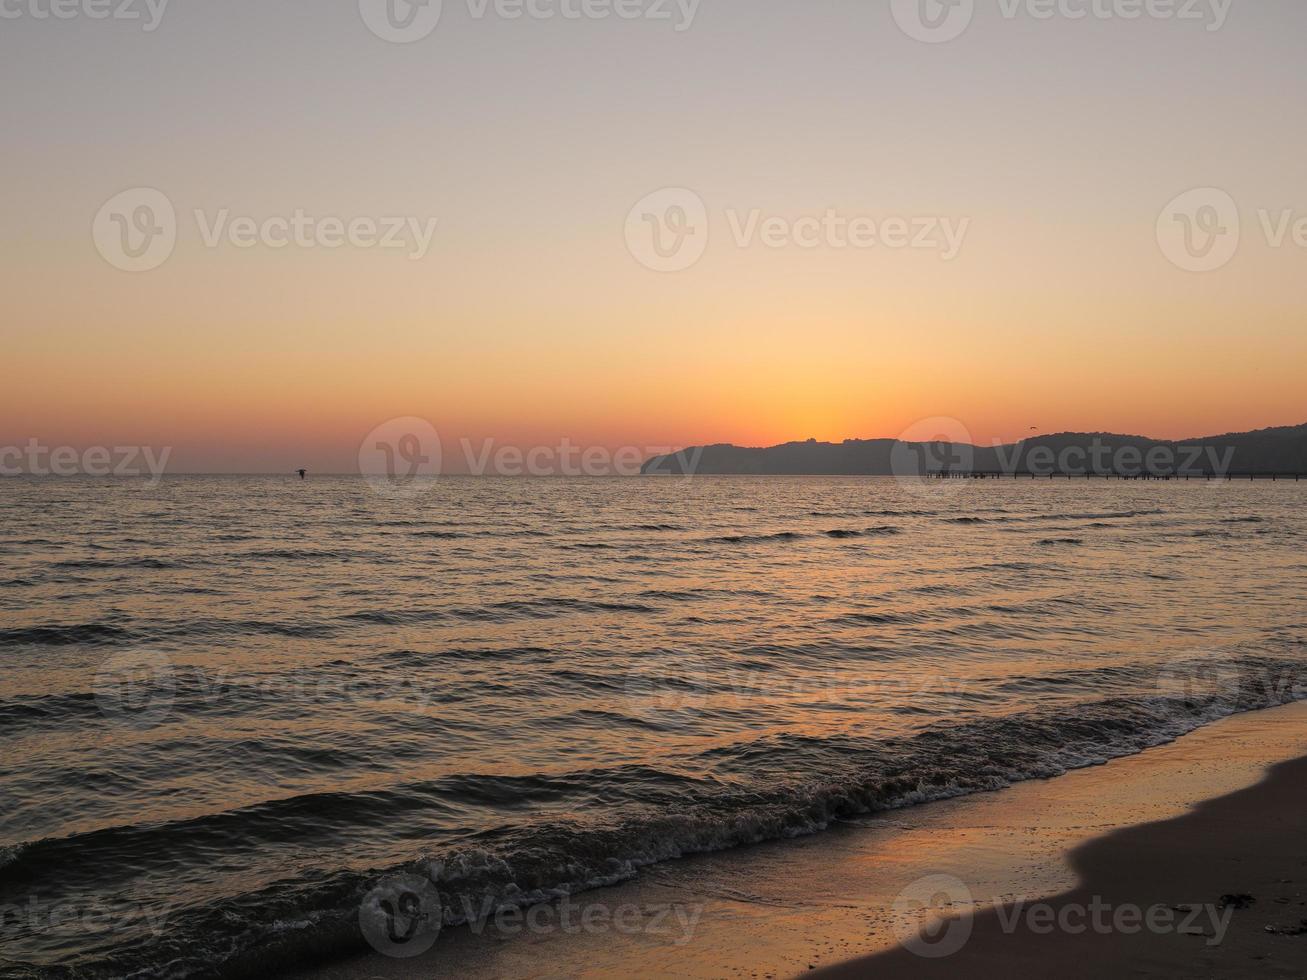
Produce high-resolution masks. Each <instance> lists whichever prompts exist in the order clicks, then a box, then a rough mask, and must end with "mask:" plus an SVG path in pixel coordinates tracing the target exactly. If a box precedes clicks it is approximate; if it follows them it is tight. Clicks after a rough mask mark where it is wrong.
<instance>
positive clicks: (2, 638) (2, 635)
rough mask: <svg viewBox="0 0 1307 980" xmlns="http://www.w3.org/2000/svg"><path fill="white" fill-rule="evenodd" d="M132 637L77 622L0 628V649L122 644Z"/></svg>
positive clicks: (117, 629) (118, 629)
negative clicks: (65, 624)
mask: <svg viewBox="0 0 1307 980" xmlns="http://www.w3.org/2000/svg"><path fill="white" fill-rule="evenodd" d="M131 638H132V634H131V633H130V632H129V631H128V630H125V629H123V628H122V627H120V626H114V625H112V624H111V623H81V624H77V625H68V626H64V625H48V626H21V627H16V628H12V629H0V647H19V646H29V645H30V646H50V647H57V646H76V645H80V644H87V645H97V646H98V645H103V644H114V643H125V642H128V641H129V640H130V639H131Z"/></svg>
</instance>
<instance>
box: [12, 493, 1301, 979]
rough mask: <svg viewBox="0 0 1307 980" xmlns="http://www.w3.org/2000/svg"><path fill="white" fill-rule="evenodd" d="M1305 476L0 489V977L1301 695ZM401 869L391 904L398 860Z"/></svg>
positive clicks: (705, 830) (546, 875)
mask: <svg viewBox="0 0 1307 980" xmlns="http://www.w3.org/2000/svg"><path fill="white" fill-rule="evenodd" d="M1304 504H1307V485H1304V484H1301V483H1294V482H1283V481H1281V482H1270V481H1256V482H1249V481H1242V482H1240V481H1224V480H1212V481H1208V480H1192V481H1164V482H1161V481H1149V482H1144V481H1105V480H1065V479H1061V480H1047V479H1038V480H1025V479H1022V480H1012V479H1006V480H975V481H972V480H945V481H927V482H916V481H906V480H896V479H892V478H884V479H882V478H809V477H783V478H770V477H712V476H695V477H691V478H681V477H661V478H660V477H639V478H612V479H604V478H585V479H570V478H557V479H548V478H541V479H535V478H522V479H503V478H457V477H452V478H440V479H432V480H426V481H415V482H410V483H408V484H404V485H402V486H400V485H387V484H385V483H384V481H382V482H379V481H377V480H375V479H367V478H364V477H360V476H342V477H328V476H314V475H310V476H309V478H308V479H307V480H300V479H297V478H296V477H295V476H294V475H291V476H287V477H283V476H252V477H243V476H212V477H209V476H193V477H187V476H173V477H167V478H164V479H162V480H161V481H160V482H158V483H153V482H150V481H144V480H141V481H136V480H115V479H93V478H77V479H57V478H56V479H36V478H16V479H6V480H3V481H0V515H2V516H3V519H2V520H0V745H2V746H3V752H2V755H3V761H2V764H0V916H2V918H0V926H2V928H3V934H2V939H3V942H2V943H0V975H3V976H5V977H78V978H83V977H85V978H96V977H173V976H176V977H182V976H197V977H240V976H261V975H270V973H272V972H275V969H276V968H279V966H281V965H289V964H302V963H304V962H306V961H307V960H308V958H310V957H313V956H345V955H349V954H351V953H353V952H355V951H357V950H366V949H367V948H368V945H367V942H366V939H367V937H366V934H365V932H364V931H362V926H361V922H362V921H363V917H362V915H361V910H362V909H364V908H365V907H366V906H367V904H368V902H369V901H370V899H369V897H368V896H369V895H372V894H374V891H375V889H376V888H377V887H378V882H380V881H384V880H385V879H387V877H388V876H390V877H393V876H396V875H401V876H416V877H417V878H418V879H419V880H422V881H423V882H425V883H429V886H430V887H429V891H428V894H430V895H434V896H436V898H435V901H436V902H437V905H436V914H437V915H438V916H439V917H440V920H441V924H442V925H443V927H444V928H446V929H454V928H457V927H458V925H459V923H460V922H462V921H464V919H465V918H466V916H467V911H468V910H469V909H471V908H482V907H485V904H486V903H491V904H493V905H494V906H495V907H504V906H525V905H531V904H533V903H539V902H546V901H553V900H557V899H558V898H560V897H561V896H565V895H569V894H574V893H577V892H580V891H583V890H586V889H591V888H595V887H599V886H603V885H606V884H611V883H615V882H620V881H624V880H627V879H630V878H633V877H636V876H639V875H641V874H642V873H643V869H647V868H649V867H650V866H651V865H654V864H656V863H658V862H664V861H672V860H675V859H676V858H678V857H680V856H682V855H688V854H694V853H702V852H707V851H713V850H719V849H725V848H733V847H740V846H744V845H748V844H751V843H754V842H758V841H764V840H773V839H783V838H792V837H796V836H798V835H809V834H816V833H820V832H821V831H822V830H823V829H825V828H827V827H829V826H831V825H832V824H835V823H838V822H840V821H841V820H845V819H849V818H855V817H858V816H860V815H863V814H867V813H872V812H876V811H881V810H888V809H892V808H899V807H907V806H916V805H929V804H930V802H931V801H933V800H938V799H942V798H946V797H956V796H961V795H965V794H969V793H977V792H989V791H995V790H1001V789H1002V788H1003V787H1005V786H1008V785H1010V784H1012V783H1014V782H1017V781H1020V780H1026V779H1031V778H1045V777H1050V776H1056V775H1057V774H1059V773H1063V772H1065V771H1067V770H1070V769H1074V768H1077V767H1082V766H1089V765H1094V764H1098V763H1102V762H1104V761H1105V760H1108V759H1111V758H1113V757H1117V756H1122V755H1126V754H1130V753H1136V752H1140V751H1142V750H1144V749H1146V748H1147V747H1149V746H1152V745H1157V744H1159V743H1162V742H1165V741H1168V740H1170V739H1173V738H1175V737H1177V736H1178V735H1180V734H1182V733H1184V732H1187V731H1190V730H1193V729H1195V728H1197V727H1199V726H1202V725H1204V724H1206V723H1209V722H1211V721H1213V720H1215V719H1218V718H1220V717H1223V716H1226V715H1229V714H1232V713H1235V712H1241V711H1249V710H1255V709H1259V708H1265V707H1268V706H1271V705H1275V704H1280V703H1284V702H1287V701H1291V700H1294V699H1297V698H1301V697H1303V696H1304V694H1305V693H1307V611H1305V610H1304V595H1307V507H1305V506H1304ZM408 880H412V878H411V877H410V878H409V879H408Z"/></svg>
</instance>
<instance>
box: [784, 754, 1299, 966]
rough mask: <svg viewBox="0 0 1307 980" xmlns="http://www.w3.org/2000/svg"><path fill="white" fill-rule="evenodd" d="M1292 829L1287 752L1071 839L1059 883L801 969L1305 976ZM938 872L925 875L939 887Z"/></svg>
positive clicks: (943, 885) (1293, 765) (1293, 791)
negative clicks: (1200, 796)
mask: <svg viewBox="0 0 1307 980" xmlns="http://www.w3.org/2000/svg"><path fill="white" fill-rule="evenodd" d="M1305 830H1307V758H1300V759H1295V760H1293V761H1291V762H1285V763H1281V764H1279V765H1277V766H1275V767H1274V768H1273V769H1272V770H1271V772H1270V774H1269V775H1268V776H1267V778H1266V779H1265V780H1263V781H1262V782H1260V783H1258V784H1257V785H1255V786H1252V787H1250V788H1248V789H1244V790H1240V791H1238V792H1236V793H1233V794H1230V795H1228V796H1223V797H1220V798H1218V799H1216V800H1212V801H1209V802H1206V803H1203V804H1201V805H1200V806H1198V807H1197V808H1196V809H1195V810H1194V811H1193V812H1192V813H1189V814H1186V815H1185V816H1182V817H1178V818H1175V819H1173V820H1166V821H1161V822H1157V823H1150V824H1144V825H1142V826H1138V827H1131V828H1128V829H1125V830H1120V831H1116V832H1115V833H1112V834H1109V835H1107V836H1106V837H1101V838H1098V839H1096V840H1093V841H1091V842H1090V843H1088V844H1085V845H1083V846H1081V847H1079V848H1077V849H1076V850H1075V851H1074V852H1073V853H1072V854H1071V856H1070V863H1071V866H1072V868H1073V869H1074V870H1075V871H1076V873H1077V874H1078V875H1079V876H1080V880H1081V884H1080V886H1079V887H1077V888H1075V889H1073V890H1071V891H1068V892H1064V893H1063V894H1061V895H1058V896H1056V897H1053V898H1051V899H1048V900H1046V901H1038V900H1037V899H1034V898H1030V899H1021V900H1017V901H1010V902H1006V903H1004V904H1003V905H1002V906H1001V907H999V908H997V909H993V908H991V909H989V910H987V911H985V912H983V913H980V914H972V913H970V912H967V913H964V914H961V915H954V914H952V913H946V914H945V915H944V916H943V917H942V918H939V917H935V916H933V915H932V916H928V918H929V919H930V920H931V921H929V923H928V924H927V925H926V926H925V928H923V929H922V930H921V931H920V932H919V933H918V935H917V936H915V937H910V938H909V940H908V942H907V943H905V945H904V946H902V947H900V948H899V949H896V950H893V951H892V952H888V953H883V954H880V955H875V956H870V957H865V958H863V959H860V960H857V961H854V962H851V963H847V964H843V965H840V966H837V967H833V968H830V969H825V970H819V971H817V972H816V973H812V974H809V975H810V976H813V977H814V978H821V980H846V978H848V980H852V978H862V977H873V976H874V977H878V978H880V977H886V978H894V977H958V976H964V977H965V976H1057V977H1059V978H1074V977H1105V976H1139V977H1208V976H1211V977H1303V976H1307V833H1304V831H1305ZM949 884H950V883H948V882H946V881H941V882H937V883H935V887H936V888H937V889H938V891H937V894H938V895H939V896H940V897H945V896H947V895H948V887H949ZM923 895H924V892H923ZM955 947H956V948H955Z"/></svg>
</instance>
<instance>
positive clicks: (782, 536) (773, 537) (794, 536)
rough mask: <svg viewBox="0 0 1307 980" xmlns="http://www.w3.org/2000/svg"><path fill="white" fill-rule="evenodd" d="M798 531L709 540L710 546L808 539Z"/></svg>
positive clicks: (721, 537) (735, 535)
mask: <svg viewBox="0 0 1307 980" xmlns="http://www.w3.org/2000/svg"><path fill="white" fill-rule="evenodd" d="M806 537H807V535H806V534H802V533H800V532H798V531H776V532H773V533H770V534H725V535H721V536H719V537H715V538H708V543H710V544H766V543H770V542H774V541H798V540H799V539H800V538H806Z"/></svg>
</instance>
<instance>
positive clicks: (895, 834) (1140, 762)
mask: <svg viewBox="0 0 1307 980" xmlns="http://www.w3.org/2000/svg"><path fill="white" fill-rule="evenodd" d="M1304 753H1307V702H1297V703H1293V704H1289V705H1284V706H1280V707H1275V708H1269V709H1264V710H1261V711H1255V712H1250V713H1245V714H1240V715H1234V716H1231V717H1228V718H1224V719H1221V720H1219V721H1216V722H1213V723H1211V724H1209V725H1206V726H1204V727H1202V728H1200V729H1197V730H1196V731H1194V732H1191V733H1189V734H1186V735H1183V736H1181V737H1180V738H1178V739H1176V740H1175V741H1173V742H1170V743H1166V744H1164V745H1160V746H1156V747H1153V748H1149V749H1146V750H1145V751H1143V752H1142V753H1139V754H1136V755H1131V756H1124V757H1121V758H1118V759H1114V760H1112V761H1110V762H1107V763H1104V764H1102V765H1098V766H1092V767H1089V768H1086V769H1079V770H1074V771H1072V772H1069V773H1066V774H1064V775H1061V776H1057V777H1054V778H1051V779H1047V780H1031V781H1027V782H1023V783H1018V784H1015V785H1013V786H1010V787H1007V788H1005V789H1002V790H999V791H996V792H993V793H984V794H978V795H973V796H966V797H960V798H957V799H953V800H944V801H938V802H934V803H929V804H924V805H921V806H915V807H910V808H907V809H903V810H895V811H888V812H884V813H878V814H874V815H871V816H868V817H865V818H860V819H858V820H855V821H848V822H846V823H844V824H841V825H838V826H835V827H832V828H831V829H828V830H826V831H824V832H822V833H820V834H815V835H810V836H806V837H799V838H794V839H789V840H782V841H774V842H768V843H763V844H757V845H753V846H749V847H744V848H737V849H734V850H730V851H723V852H716V853H711V854H704V855H696V856H690V857H685V858H682V859H679V860H677V861H673V862H668V863H665V864H661V865H656V866H652V867H650V868H646V869H645V870H644V871H643V872H642V873H641V875H640V877H639V878H637V879H635V880H633V881H630V882H626V883H623V884H618V885H614V886H610V887H606V888H599V889H595V890H592V891H588V892H584V893H581V894H578V895H575V896H571V897H570V898H569V899H567V900H565V901H564V902H563V903H561V905H562V906H563V907H561V908H560V907H559V906H552V907H551V906H544V907H540V908H544V909H550V908H553V911H552V912H547V913H543V912H542V913H539V914H537V916H536V918H535V921H534V923H533V922H532V921H531V919H530V917H529V916H526V915H522V914H517V915H510V916H507V917H505V918H504V919H503V920H502V921H501V920H498V919H496V920H492V921H490V922H488V923H486V924H485V925H484V927H483V928H481V929H480V930H474V929H471V928H468V927H458V928H451V929H448V930H446V931H445V932H443V933H442V934H441V935H440V936H439V939H438V942H436V943H435V944H434V946H433V947H432V948H431V949H430V951H429V952H426V953H424V954H423V955H419V956H415V957H413V958H411V959H396V958H392V957H387V956H382V955H380V954H367V955H359V956H354V957H351V958H349V959H345V960H340V961H336V962H332V963H329V964H320V965H316V966H315V967H313V968H310V969H306V970H303V971H299V972H297V973H296V974H294V975H296V976H301V977H307V978H313V980H361V978H364V977H367V978H382V977H384V978H401V980H407V978H416V977H429V976H432V975H438V974H440V973H452V974H457V975H460V976H467V977H487V978H490V977H496V976H503V975H509V974H511V975H518V976H526V977H555V976H591V977H604V976H611V975H614V974H622V975H633V976H665V975H676V976H681V977H737V976H738V977H750V978H752V977H758V978H769V977H770V978H780V977H785V976H791V975H798V974H807V973H808V972H809V971H811V970H817V969H823V970H824V969H825V968H828V967H834V968H835V969H834V970H833V971H831V972H830V975H831V976H836V975H837V973H838V971H839V970H845V971H846V972H844V973H842V974H838V975H840V976H854V975H865V973H866V972H867V969H868V965H867V964H868V962H869V961H868V960H867V959H866V958H867V957H869V956H873V955H875V954H884V953H886V952H887V951H890V952H889V954H888V956H889V957H893V956H895V955H898V954H896V953H894V952H893V950H894V949H895V947H897V946H898V944H899V941H900V939H901V938H906V937H910V936H911V935H912V934H914V933H915V930H916V926H917V924H919V914H918V915H917V917H915V918H914V917H910V916H905V915H904V914H902V909H901V908H900V907H901V906H902V905H903V902H902V900H901V896H902V894H903V893H904V891H905V889H910V886H912V885H913V883H914V882H916V881H918V880H919V879H921V878H922V877H923V876H928V875H931V874H938V873H941V872H945V873H948V874H950V875H952V876H953V877H955V878H957V879H960V880H962V881H964V882H966V883H967V887H968V891H969V895H968V897H969V898H970V899H971V900H972V901H973V902H974V903H975V904H976V906H977V907H979V908H982V909H983V908H986V907H988V906H992V905H995V904H998V903H1000V902H1002V901H1004V900H1006V899H1010V898H1011V897H1012V896H1029V897H1032V898H1037V897H1038V896H1058V895H1062V894H1064V893H1067V892H1070V891H1074V890H1075V889H1076V888H1077V887H1078V886H1079V879H1078V875H1077V870H1078V868H1077V867H1076V866H1075V865H1074V862H1075V861H1076V860H1077V858H1076V855H1077V854H1078V853H1079V849H1080V848H1082V847H1084V846H1086V845H1087V844H1089V843H1090V842H1091V841H1096V840H1099V839H1105V838H1106V837H1109V836H1111V835H1112V834H1114V833H1115V832H1120V831H1125V830H1127V829H1129V828H1136V827H1138V826H1139V825H1146V824H1155V823H1156V822H1158V821H1165V820H1171V819H1174V818H1176V817H1183V816H1184V815H1185V814H1187V813H1188V812H1189V811H1190V809H1191V808H1193V807H1195V806H1197V805H1199V804H1202V803H1204V802H1205V801H1212V800H1215V799H1217V798H1221V797H1225V796H1228V795H1229V794H1231V793H1236V792H1238V791H1241V790H1246V789H1248V788H1249V787H1250V786H1254V785H1260V784H1261V782H1262V781H1263V777H1264V775H1265V772H1266V769H1267V767H1268V766H1272V765H1275V764H1277V763H1282V762H1285V761H1286V760H1292V759H1298V758H1299V757H1302V756H1303V755H1304ZM1282 877H1286V878H1295V873H1294V872H1291V871H1290V872H1286V873H1285V874H1284V875H1282ZM1299 880H1302V881H1307V870H1304V872H1303V873H1302V875H1301V876H1299ZM1286 887H1289V886H1286ZM1245 890H1246V889H1245ZM1224 891H1228V889H1222V890H1221V891H1218V892H1217V893H1216V894H1215V895H1212V896H1210V897H1205V898H1204V897H1201V896H1196V895H1195V896H1190V897H1189V898H1182V899H1177V900H1176V901H1177V902H1181V903H1183V902H1200V901H1202V902H1208V901H1216V900H1217V899H1218V898H1219V895H1220V894H1222V893H1223V892H1224ZM910 897H911V894H910ZM1266 901H1267V902H1268V903H1269V902H1270V901H1271V899H1270V898H1269V897H1268V898H1267V900H1266ZM896 902H897V905H896ZM909 904H912V903H909ZM917 904H919V903H917ZM1275 907H1276V908H1279V906H1278V905H1276V906H1275ZM1256 911H1258V912H1259V913H1260V912H1264V911H1265V908H1263V909H1260V910H1256ZM984 914H985V913H984V912H981V913H979V914H978V915H977V923H978V925H977V932H976V935H977V942H979V936H980V934H981V932H982V929H981V928H980V926H979V922H980V920H981V919H982V918H983V916H984ZM1303 914H1304V915H1307V910H1305V911H1304V913H1303ZM1243 915H1244V917H1245V918H1246V916H1247V913H1243ZM1259 928H1260V926H1259ZM1172 938H1175V937H1172ZM1182 938H1186V939H1192V938H1193V937H1190V936H1184V937H1182ZM1273 938H1283V939H1284V941H1285V942H1288V941H1290V940H1291V938H1293V937H1273ZM1200 941H1201V940H1200ZM970 946H971V943H968V947H970ZM978 948H979V946H977V949H978ZM1303 948H1304V949H1307V943H1304V945H1303ZM886 958H887V957H885V956H878V957H876V963H875V969H877V970H880V969H882V966H881V963H882V961H883V960H885V959H886ZM921 962H924V961H923V960H922V959H921V958H920V957H917V956H911V959H910V960H909V961H907V962H906V963H903V964H900V966H899V967H895V968H901V969H904V970H906V971H907V973H905V974H903V975H909V974H910V975H917V973H918V972H919V969H918V968H919V966H920V964H921ZM931 962H936V963H942V964H943V967H944V968H945V969H948V968H956V966H957V961H956V957H948V958H945V959H942V960H936V961H931ZM1188 965H1189V966H1192V965H1193V964H1188ZM1264 967H1265V964H1261V965H1259V966H1258V974H1259V975H1267V974H1266V973H1265V968H1264ZM885 969H889V967H885ZM1299 972H1301V971H1299Z"/></svg>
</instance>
